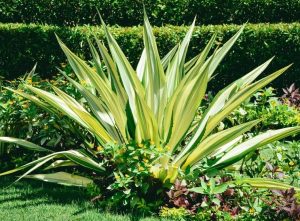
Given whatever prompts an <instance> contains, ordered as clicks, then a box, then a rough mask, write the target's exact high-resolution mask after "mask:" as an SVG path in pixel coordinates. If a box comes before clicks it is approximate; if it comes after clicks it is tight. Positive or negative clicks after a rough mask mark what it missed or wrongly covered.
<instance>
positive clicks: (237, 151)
mask: <svg viewBox="0 0 300 221" xmlns="http://www.w3.org/2000/svg"><path fill="white" fill-rule="evenodd" d="M299 132H300V127H288V128H283V129H278V130H269V131H267V132H265V133H262V134H259V135H257V136H255V137H253V138H250V139H248V140H246V141H245V142H243V143H241V144H238V145H237V146H235V147H234V148H233V149H231V150H230V151H229V152H227V153H226V154H225V155H224V156H223V157H221V159H220V160H218V161H217V162H216V163H215V164H214V165H213V168H224V167H226V166H228V165H231V164H234V163H236V162H238V161H239V160H241V159H242V158H243V157H244V156H245V155H247V154H248V153H250V152H251V151H253V150H255V149H257V148H259V147H262V146H264V145H267V144H269V143H272V142H274V141H277V140H280V139H283V138H285V137H288V136H291V135H293V134H296V133H299Z"/></svg>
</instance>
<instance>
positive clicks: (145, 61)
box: [0, 15, 300, 219]
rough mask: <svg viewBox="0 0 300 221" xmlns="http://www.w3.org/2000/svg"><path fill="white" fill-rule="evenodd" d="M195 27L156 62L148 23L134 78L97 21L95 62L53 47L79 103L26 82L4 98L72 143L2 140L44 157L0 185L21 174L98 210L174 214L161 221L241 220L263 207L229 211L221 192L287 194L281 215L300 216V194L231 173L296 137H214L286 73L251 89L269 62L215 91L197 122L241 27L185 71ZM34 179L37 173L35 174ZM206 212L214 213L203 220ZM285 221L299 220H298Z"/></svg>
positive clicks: (273, 133) (249, 125)
mask: <svg viewBox="0 0 300 221" xmlns="http://www.w3.org/2000/svg"><path fill="white" fill-rule="evenodd" d="M194 23H195V22H194ZM194 23H193V24H192V26H191V27H190V29H189V30H188V32H187V34H186V36H185V38H184V39H183V41H182V42H181V43H179V44H178V45H176V46H175V47H174V48H173V49H172V50H171V51H170V52H169V53H168V54H167V55H165V56H164V57H163V58H162V59H161V58H160V56H159V53H158V48H157V45H156V42H155V38H154V35H153V32H152V28H151V26H150V24H149V21H148V18H147V16H146V15H145V18H144V34H143V38H144V39H143V40H144V45H145V48H144V50H143V53H142V55H141V58H140V60H139V63H138V65H137V68H136V69H134V68H133V67H132V65H131V64H130V62H129V61H128V59H127V57H126V56H125V54H124V53H123V52H122V50H121V48H120V47H119V45H118V44H117V42H116V41H115V39H114V37H113V35H112V34H111V33H110V31H109V30H108V27H107V26H106V25H105V23H104V22H103V21H102V26H103V28H104V31H105V35H106V38H107V44H108V48H106V47H105V46H104V44H103V43H102V42H101V41H100V40H99V39H97V38H96V37H95V38H94V39H90V40H88V43H89V46H90V49H91V54H92V57H93V60H92V61H91V62H90V63H87V62H85V61H84V60H82V59H81V58H80V57H78V56H77V55H75V54H74V53H73V52H72V51H71V50H70V49H69V48H68V47H67V46H66V45H65V44H64V43H63V42H62V41H61V40H60V39H59V37H57V39H58V42H59V44H60V46H61V48H62V50H63V52H64V53H65V55H66V56H67V59H68V62H69V64H70V66H71V67H72V70H73V71H74V73H75V75H76V78H77V80H74V79H73V78H72V77H70V76H69V75H68V74H66V72H64V71H62V70H60V72H61V74H62V75H64V76H65V78H66V79H67V80H68V81H69V82H70V85H72V86H71V88H72V90H73V89H74V90H75V91H76V93H74V94H72V93H71V95H68V93H66V92H64V91H63V90H62V89H59V87H57V86H55V85H52V86H51V89H48V90H47V89H41V88H39V87H38V85H34V84H32V83H31V82H28V78H27V79H25V81H24V83H22V85H21V87H20V88H18V89H13V88H10V87H9V88H7V90H9V91H11V92H13V93H15V95H19V96H21V97H23V98H24V99H28V100H30V101H32V102H33V103H35V104H36V105H37V106H39V107H40V108H42V109H44V110H46V111H48V112H49V113H50V114H51V116H53V117H54V119H55V121H59V122H60V123H61V124H63V125H64V127H67V128H68V130H67V131H68V133H69V132H71V134H72V136H73V137H74V136H75V137H76V140H77V139H78V140H79V143H75V144H67V143H66V142H63V144H64V143H66V144H67V145H66V146H64V147H62V148H61V149H60V150H56V149H53V148H51V147H47V146H46V145H38V144H34V143H31V142H29V141H26V140H24V139H18V138H12V137H4V136H3V137H0V141H2V142H5V143H14V144H17V145H19V146H22V147H25V148H27V149H30V150H33V151H37V152H41V153H46V154H45V155H42V156H40V157H39V158H38V159H34V160H33V161H31V162H29V163H27V164H24V165H22V166H20V167H17V168H15V169H12V170H9V171H6V172H3V173H1V174H0V175H2V176H3V175H8V174H12V173H15V172H21V171H23V170H26V172H25V173H23V174H21V175H20V176H19V177H18V179H17V181H18V180H20V179H22V178H33V179H38V180H43V181H46V182H53V183H59V184H64V185H75V186H83V187H88V189H89V191H90V192H91V193H92V194H94V195H97V197H95V198H94V200H95V201H98V202H99V204H102V205H103V206H105V207H108V208H118V209H119V210H125V209H127V210H130V211H142V212H143V213H151V212H157V211H158V209H159V208H160V206H162V205H164V203H166V202H169V203H170V204H169V206H170V207H171V206H173V207H175V208H178V210H176V209H173V210H171V211H168V209H166V210H162V211H161V214H165V215H162V216H167V215H166V214H177V215H178V213H179V215H178V217H179V218H180V217H184V216H187V215H190V216H191V217H195V216H196V217H197V216H200V217H202V219H204V218H205V219H216V218H217V217H218V214H219V213H218V211H219V210H220V208H223V209H221V211H223V212H226V213H228V214H229V215H228V214H227V217H228V218H229V217H230V216H231V215H233V216H234V215H236V214H237V213H238V212H237V210H239V209H243V210H244V211H246V212H245V214H247V213H251V211H252V210H251V208H254V212H253V214H254V213H255V211H257V212H260V211H262V209H261V208H262V207H263V206H264V205H267V203H264V204H262V202H261V200H260V199H256V200H254V201H253V200H252V198H251V199H249V202H248V204H250V205H251V208H242V207H241V206H240V207H239V208H235V204H232V205H231V204H227V201H226V200H224V199H225V197H227V196H225V195H222V194H225V192H226V191H228V192H226V194H229V196H230V195H232V194H231V192H232V191H238V189H239V187H240V186H241V188H243V186H244V185H246V186H247V185H248V186H250V187H255V188H266V189H279V190H284V191H286V190H288V191H290V192H289V193H288V195H289V197H290V199H289V201H288V202H287V205H289V206H290V205H293V206H294V207H295V206H298V204H297V203H296V202H294V201H293V199H294V198H293V197H294V192H293V191H294V190H295V191H299V188H298V187H297V185H295V186H291V185H290V184H287V183H285V182H282V181H276V180H274V179H271V178H274V177H271V178H270V177H264V178H257V177H253V176H252V177H238V176H236V175H232V172H228V171H230V168H234V167H237V166H238V167H237V168H239V169H240V168H241V166H239V162H241V160H242V161H243V160H245V159H246V160H248V157H250V156H252V155H253V153H255V151H257V150H259V148H261V147H264V146H266V145H267V144H270V143H272V142H274V141H277V140H280V139H283V138H285V137H288V136H291V135H294V134H297V133H298V132H300V127H299V126H291V127H287V128H283V129H275V130H268V131H265V132H261V133H260V131H258V132H257V133H249V132H251V130H252V129H253V128H258V127H259V123H261V122H262V121H263V120H262V119H259V118H260V117H259V116H257V118H254V119H251V121H247V120H246V121H244V122H241V123H238V124H235V125H227V127H224V128H222V127H220V125H221V124H222V123H223V121H224V120H226V119H228V117H230V116H231V114H232V112H233V111H234V110H236V109H237V108H238V107H240V105H242V104H244V103H245V102H246V101H247V100H248V99H249V98H251V97H252V96H253V94H255V93H256V92H258V91H259V90H260V89H261V88H263V87H265V86H266V85H267V84H268V83H270V82H271V81H273V80H274V79H276V78H277V77H279V76H280V75H281V74H283V73H284V72H285V71H286V70H287V69H288V67H289V66H287V67H284V68H282V69H280V70H278V71H275V72H274V73H272V74H270V75H268V76H266V77H264V78H261V79H259V80H256V78H258V77H259V76H260V75H261V74H262V73H263V72H264V70H265V69H266V68H267V66H268V65H269V64H270V62H271V60H272V59H269V60H268V61H266V62H265V63H263V64H261V65H260V66H258V67H257V68H255V69H253V70H252V71H250V72H249V73H248V74H246V75H245V76H243V77H241V78H240V79H237V80H236V81H234V82H232V83H231V84H229V85H228V86H227V87H225V88H224V89H222V90H221V91H219V92H218V93H217V94H216V95H215V96H214V97H213V98H212V100H211V101H210V102H207V101H206V103H205V104H206V105H207V106H206V107H205V109H204V110H203V112H202V113H201V114H200V116H197V114H198V113H199V107H200V106H201V103H202V100H205V99H207V97H206V90H207V85H208V83H209V81H210V80H213V78H215V77H218V76H215V75H214V72H215V70H216V68H217V67H218V65H219V64H220V62H221V61H222V60H223V58H224V57H225V55H226V54H227V53H228V51H229V50H230V48H231V47H232V46H233V45H234V43H235V42H236V40H237V39H238V37H239V36H240V35H241V34H242V31H243V29H244V26H243V27H242V28H241V29H240V30H239V31H238V32H237V33H236V34H235V35H234V36H233V37H232V38H230V39H229V40H228V41H227V42H226V43H225V44H223V45H222V46H221V47H217V48H216V49H215V50H211V49H212V47H213V45H214V43H215V40H216V37H217V35H216V34H214V35H213V36H212V37H211V39H210V41H209V43H208V44H207V46H206V47H205V48H204V50H203V51H202V52H201V53H200V54H198V55H197V56H195V57H194V58H192V59H191V60H188V61H186V54H187V50H188V46H189V42H190V39H191V37H192V34H193V29H194ZM33 72H34V71H32V73H30V74H29V79H30V77H32V75H33ZM26 80H27V82H26ZM255 80H256V81H255ZM77 96H80V99H79V97H77ZM257 100H259V98H257ZM200 109H201V108H200ZM195 117H196V118H197V119H196V118H195ZM223 124H224V123H223ZM62 139H64V138H62ZM69 145H70V146H69ZM242 166H243V165H242ZM36 170H39V171H44V172H41V173H34V174H33V172H34V171H36ZM240 170H241V169H240ZM45 171H51V172H45ZM292 189H293V190H292ZM166 191H167V192H168V194H166ZM249 191H250V192H251V191H254V190H253V189H252V188H249V187H248V189H246V190H243V191H241V192H239V193H238V195H237V196H236V197H235V198H234V199H239V198H238V197H241V198H242V197H243V195H244V194H248V195H250V193H247V192H249ZM190 193H191V194H190ZM286 193H287V192H284V193H283V192H282V194H281V195H284V194H286ZM220 194H221V195H220ZM190 201H191V202H192V203H190ZM233 202H236V201H234V200H233ZM182 208H184V209H185V210H184V212H183V210H182ZM201 208H202V209H201ZM203 208H211V209H212V210H211V211H210V210H209V212H207V213H208V214H207V215H206V214H205V213H204V211H203ZM278 210H279V211H281V209H278ZM201 211H202V212H201ZM296 211H297V210H296ZM181 212H182V213H181ZM198 212H199V213H198ZM230 214H231V215H230ZM289 214H290V215H293V216H294V215H295V214H296V216H297V213H296V212H291V213H289ZM220 216H224V214H221V215H220ZM198 218H199V217H198Z"/></svg>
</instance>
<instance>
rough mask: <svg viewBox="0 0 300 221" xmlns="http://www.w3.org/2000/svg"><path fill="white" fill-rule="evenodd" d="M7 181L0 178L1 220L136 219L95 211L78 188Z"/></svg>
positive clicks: (151, 219) (111, 220) (108, 220)
mask: <svg viewBox="0 0 300 221" xmlns="http://www.w3.org/2000/svg"><path fill="white" fill-rule="evenodd" d="M11 182H12V180H11V179H9V180H8V179H4V178H0V188H1V190H0V220H1V221H11V220H16V221H23V220H25V221H26V220H30V221H35V220H38V221H43V220H47V221H50V220H51V221H56V220H57V221H58V220H59V221H61V220H62V221H69V220H72V221H74V220H93V221H94V220H101V221H102V220H103V221H104V220H105V221H106V220H107V221H117V220H120V221H121V220H122V221H123V220H128V221H129V220H133V219H134V220H136V219H137V218H134V217H131V216H129V215H113V214H110V213H104V212H100V211H98V210H97V209H96V208H95V207H93V205H92V203H90V202H89V198H88V197H87V196H86V195H85V194H84V192H83V190H82V189H80V188H72V187H63V186H58V185H50V184H47V183H46V184H45V183H41V182H34V181H29V180H24V181H20V182H19V183H16V184H13V185H10V184H11ZM9 185H10V186H9ZM138 220H143V221H158V220H160V219H156V218H142V219H138Z"/></svg>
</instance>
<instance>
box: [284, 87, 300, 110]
mask: <svg viewBox="0 0 300 221" xmlns="http://www.w3.org/2000/svg"><path fill="white" fill-rule="evenodd" d="M282 90H283V92H284V94H283V95H282V99H283V101H285V102H286V103H287V104H288V105H291V106H296V107H299V105H300V93H299V88H296V85H295V83H293V84H292V85H291V86H290V87H288V88H283V89H282Z"/></svg>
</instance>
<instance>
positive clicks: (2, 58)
mask: <svg viewBox="0 0 300 221" xmlns="http://www.w3.org/2000/svg"><path fill="white" fill-rule="evenodd" d="M187 29H188V27H184V26H180V27H177V26H166V27H160V28H155V29H154V33H155V35H156V37H157V43H158V47H159V50H160V53H161V54H162V55H164V54H166V53H167V51H168V50H170V49H171V48H172V47H173V46H174V45H175V44H176V43H177V42H178V41H179V40H180V39H182V38H183V36H184V34H185V33H186V31H187ZM238 29H239V26H237V25H216V26H213V25H210V26H202V27H199V26H198V27H196V29H195V31H194V34H193V39H192V42H191V45H190V50H189V54H188V57H192V56H194V55H196V54H197V53H199V52H200V50H201V49H203V47H204V45H205V44H206V43H207V41H208V40H209V38H210V36H211V35H212V33H214V32H218V33H219V38H218V41H220V42H221V41H222V42H225V41H226V40H227V39H228V38H229V37H230V36H232V35H233V34H234V33H235V32H236V31H237V30H238ZM111 30H112V32H113V34H114V36H115V37H116V39H117V41H118V42H119V44H120V46H121V48H122V49H123V50H124V52H125V54H126V55H127V56H128V57H129V60H130V61H131V62H132V63H133V64H134V65H136V63H137V60H138V58H139V57H140V54H141V51H142V47H143V40H142V27H131V28H111ZM54 33H57V34H58V35H59V36H60V37H61V39H62V40H63V41H64V42H65V43H66V44H67V45H68V46H69V47H70V48H71V49H72V50H73V51H75V52H76V53H78V54H80V55H81V56H82V57H85V58H86V59H89V58H90V57H89V50H88V45H87V43H86V38H87V37H89V36H91V35H92V34H96V35H97V36H99V38H101V39H103V31H102V29H101V28H99V27H95V26H82V27H75V28H64V27H57V26H42V25H33V24H31V25H24V24H0V42H1V44H0V75H2V76H4V77H5V78H8V79H12V78H15V77H17V76H19V75H21V74H24V73H25V72H26V71H29V70H30V69H31V68H32V67H33V65H34V63H36V62H37V63H38V68H37V72H38V73H40V74H41V75H42V76H44V77H50V76H51V75H53V74H55V73H57V71H56V69H55V67H56V66H59V64H60V63H62V62H65V56H64V55H63V53H62V51H61V49H60V48H59V46H58V43H57V41H56V39H55V36H54ZM273 55H275V56H276V59H275V60H274V61H273V63H272V65H271V66H270V68H269V71H273V70H275V69H279V68H280V67H283V66H285V65H288V64H290V63H294V65H293V67H292V68H291V69H290V70H289V71H288V72H287V74H285V75H284V76H283V77H280V78H279V79H278V80H277V81H275V85H276V86H278V87H283V86H287V85H290V84H291V83H292V82H296V83H298V85H300V77H299V74H300V23H291V24H256V25H252V24H248V25H247V26H246V28H245V31H244V33H243V34H242V36H241V37H240V39H239V40H238V42H237V43H236V45H235V46H234V47H233V49H232V50H231V53H230V54H229V55H228V56H227V57H226V58H225V60H224V61H223V62H222V65H221V67H220V68H218V70H217V72H218V73H219V74H218V75H217V77H216V78H215V79H214V80H213V81H212V82H214V83H213V85H212V86H213V87H217V88H220V87H222V86H224V85H225V84H228V83H229V82H231V81H233V80H234V79H237V78H238V77H239V76H241V75H244V74H245V73H247V72H248V71H250V70H251V69H252V68H254V67H256V66H257V65H259V64H261V63H262V62H264V61H265V60H267V59H269V58H270V57H272V56H273Z"/></svg>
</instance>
